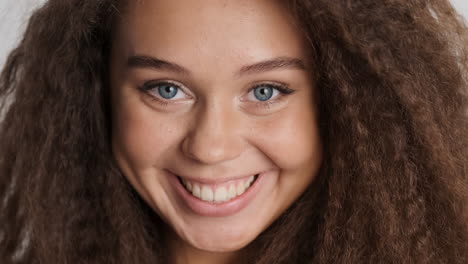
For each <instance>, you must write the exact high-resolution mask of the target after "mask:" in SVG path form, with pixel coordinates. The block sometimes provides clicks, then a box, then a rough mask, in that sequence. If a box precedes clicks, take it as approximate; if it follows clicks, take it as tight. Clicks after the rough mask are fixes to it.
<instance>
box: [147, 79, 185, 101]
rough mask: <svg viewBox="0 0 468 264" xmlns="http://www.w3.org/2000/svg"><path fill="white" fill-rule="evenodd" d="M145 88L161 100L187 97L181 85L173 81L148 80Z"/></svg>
mask: <svg viewBox="0 0 468 264" xmlns="http://www.w3.org/2000/svg"><path fill="white" fill-rule="evenodd" d="M143 90H145V91H147V92H149V93H150V94H151V95H152V96H155V97H157V98H159V99H161V100H171V101H172V100H177V99H185V98H187V97H188V96H187V94H185V93H184V92H183V91H182V89H181V88H180V85H178V84H175V83H172V82H167V81H165V82H147V83H145V84H144V85H143Z"/></svg>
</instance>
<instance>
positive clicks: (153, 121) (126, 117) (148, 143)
mask: <svg viewBox="0 0 468 264" xmlns="http://www.w3.org/2000/svg"><path fill="white" fill-rule="evenodd" d="M179 124H180V122H179ZM174 125H176V122H174V120H171V119H168V118H165V117H164V115H161V114H158V113H157V112H155V111H153V110H151V109H149V108H148V107H145V105H144V104H143V103H142V102H140V101H139V100H124V101H122V102H121V103H120V104H118V108H117V109H114V110H113V124H112V133H113V134H112V146H113V149H114V152H115V153H116V155H117V156H121V157H122V156H123V157H124V159H125V160H126V162H128V163H131V164H129V165H130V166H132V167H136V168H139V169H143V168H147V167H149V166H155V165H157V163H158V162H160V161H161V159H162V158H164V155H165V154H166V152H167V151H168V149H169V147H170V146H172V145H174V144H176V141H177V137H176V134H175V133H174V130H175V128H174ZM134 169H135V168H134Z"/></svg>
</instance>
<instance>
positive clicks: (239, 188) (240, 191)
mask: <svg viewBox="0 0 468 264" xmlns="http://www.w3.org/2000/svg"><path fill="white" fill-rule="evenodd" d="M244 192H245V185H244V182H240V183H239V184H237V188H236V194H237V195H241V194H243V193H244Z"/></svg>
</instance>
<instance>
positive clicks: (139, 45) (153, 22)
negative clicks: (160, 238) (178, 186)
mask: <svg viewBox="0 0 468 264" xmlns="http://www.w3.org/2000/svg"><path fill="white" fill-rule="evenodd" d="M193 10H197V12H193ZM292 21H293V19H292V18H291V17H290V16H289V15H288V14H287V13H285V12H284V10H283V9H282V7H281V6H279V4H277V3H276V2H274V1H266V0H259V1H183V0H178V1H173V0H171V1H132V2H131V3H129V6H127V8H126V11H125V12H124V13H123V15H122V17H121V18H120V22H119V23H118V28H117V30H116V34H115V39H114V42H113V45H114V47H113V51H112V63H111V87H112V88H111V93H112V116H113V119H112V120H113V122H112V124H113V126H112V131H113V133H112V146H113V152H114V155H115V157H116V160H117V162H118V165H119V167H120V168H121V169H122V171H123V173H124V175H125V176H126V177H127V178H128V180H129V182H130V183H131V185H132V186H133V187H134V188H135V189H136V191H137V192H138V193H139V194H140V195H141V197H142V198H143V199H144V200H145V201H146V202H147V203H148V204H149V205H150V207H152V208H153V209H154V210H155V211H156V212H157V213H158V214H159V215H160V216H161V217H162V218H163V219H164V221H165V222H166V223H167V224H168V226H169V227H170V228H171V229H173V230H174V231H175V233H174V232H172V231H171V232H168V236H167V237H168V240H169V241H170V242H169V241H168V243H169V245H170V248H171V250H172V252H173V253H172V254H173V255H177V260H176V261H175V262H177V263H179V262H180V263H188V262H184V261H188V260H190V263H198V262H197V258H200V259H203V261H204V262H200V263H209V262H207V261H209V259H210V258H211V259H213V263H225V262H226V260H227V259H230V258H233V254H231V253H232V252H236V251H239V250H241V249H242V248H243V247H245V246H246V245H247V244H249V243H250V242H251V241H253V240H254V239H255V238H256V237H257V236H258V235H259V234H260V233H261V232H262V231H263V230H265V229H266V228H267V227H268V226H269V225H270V224H271V223H272V222H273V221H274V220H275V219H276V218H277V217H278V216H279V215H280V214H281V213H282V212H284V210H285V209H286V208H288V207H289V206H290V205H291V204H292V202H293V201H294V200H296V199H297V198H298V197H299V195H301V194H302V193H303V191H304V190H305V188H306V187H307V186H308V185H309V183H311V182H312V181H313V179H314V177H315V175H316V173H317V171H318V169H319V167H320V164H321V161H322V149H321V143H320V137H319V132H318V128H317V119H316V117H317V113H316V112H317V111H316V107H315V102H314V99H313V98H314V96H313V90H314V89H313V82H312V79H311V78H310V74H309V73H308V71H307V67H308V61H307V59H308V57H307V53H306V48H305V42H304V40H303V37H302V35H301V34H300V32H299V30H298V29H297V27H295V25H294V24H293V22H292ZM136 55H139V56H142V55H143V56H147V57H156V58H158V59H160V60H164V61H168V62H171V63H174V64H177V65H179V66H182V67H184V68H185V69H186V71H187V72H183V73H181V72H179V71H175V70H172V69H168V68H150V67H143V66H136V67H135V66H131V65H129V64H128V63H127V60H128V58H130V57H131V56H136ZM286 57H287V58H294V59H296V60H301V61H302V63H303V66H304V68H301V67H297V66H284V67H273V68H268V67H264V68H261V69H260V70H256V71H248V72H244V73H239V71H240V70H241V69H243V68H244V69H245V68H246V67H245V66H247V65H252V64H256V63H259V62H262V61H268V60H272V59H275V58H286ZM151 80H165V81H172V82H176V83H177V84H178V85H180V86H181V87H182V89H180V90H179V91H178V94H177V95H176V97H175V98H176V99H169V100H168V99H164V98H162V97H161V95H160V94H159V93H158V90H157V88H156V89H153V90H151V91H143V90H141V89H138V88H139V87H142V86H143V85H144V84H145V83H146V82H148V81H151ZM261 83H273V84H286V85H287V86H288V88H289V89H292V90H294V92H293V93H291V94H282V93H281V92H280V93H278V94H277V95H273V98H271V99H270V100H269V102H271V103H269V104H268V103H265V102H261V101H259V100H258V99H256V98H255V96H254V93H253V91H252V88H253V87H254V85H256V84H261ZM155 97H156V98H158V99H156V100H155ZM171 100H172V101H171ZM161 101H163V104H162V103H161ZM164 103H165V104H164ZM167 170H169V171H171V172H173V173H175V174H177V175H189V176H190V177H193V178H196V179H204V180H209V181H223V179H226V178H230V177H235V178H238V177H241V176H246V175H254V174H256V173H259V172H262V171H268V173H267V175H266V176H265V180H264V181H263V182H262V186H261V188H260V191H259V192H258V193H257V195H256V196H255V198H254V199H253V200H252V201H251V202H250V203H249V204H248V205H247V207H245V208H244V209H242V210H241V211H240V212H237V213H235V214H232V215H228V216H222V217H213V216H200V215H197V214H196V213H194V212H193V211H191V210H190V209H189V208H188V207H187V206H185V204H184V203H183V202H182V201H181V198H180V197H179V195H178V194H177V193H176V192H175V189H174V186H173V185H171V184H170V182H169V180H168V178H169V176H168V173H167ZM210 253H211V254H210ZM223 253H224V254H223Z"/></svg>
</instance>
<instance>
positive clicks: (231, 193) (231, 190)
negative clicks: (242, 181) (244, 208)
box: [228, 184, 237, 200]
mask: <svg viewBox="0 0 468 264" xmlns="http://www.w3.org/2000/svg"><path fill="white" fill-rule="evenodd" d="M236 195H237V191H236V186H234V185H233V184H231V186H229V191H228V200H231V199H232V198H234V197H236Z"/></svg>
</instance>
